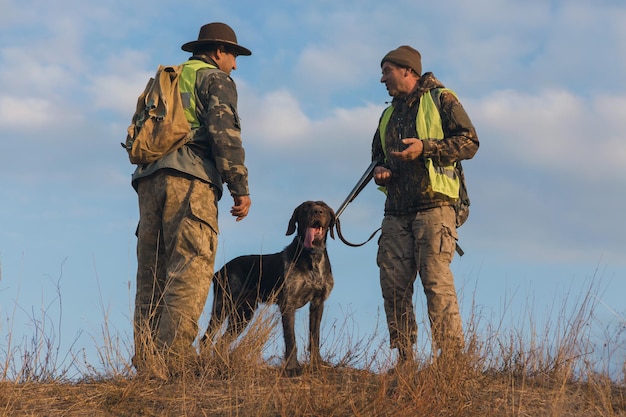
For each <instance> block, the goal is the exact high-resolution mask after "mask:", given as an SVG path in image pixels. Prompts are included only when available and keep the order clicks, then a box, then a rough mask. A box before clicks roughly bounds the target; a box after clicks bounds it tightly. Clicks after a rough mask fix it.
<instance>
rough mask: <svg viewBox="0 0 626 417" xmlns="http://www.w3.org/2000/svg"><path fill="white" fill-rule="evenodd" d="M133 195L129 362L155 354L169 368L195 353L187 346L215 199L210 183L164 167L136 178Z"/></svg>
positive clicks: (205, 276)
mask: <svg viewBox="0 0 626 417" xmlns="http://www.w3.org/2000/svg"><path fill="white" fill-rule="evenodd" d="M137 193H138V199H139V226H138V228H137V293H136V297H135V314H134V329H133V330H134V343H135V357H134V358H133V363H134V364H135V366H137V365H138V364H139V365H141V364H142V363H146V361H148V360H152V359H153V358H154V356H155V355H154V353H157V352H159V353H161V355H157V356H160V357H162V358H166V359H165V362H166V363H165V364H166V365H168V367H171V366H170V363H168V360H171V361H172V362H173V361H176V360H181V361H182V360H190V359H191V358H193V359H195V358H196V356H197V354H196V351H195V349H194V348H193V346H192V345H193V342H194V340H195V338H196V336H197V334H198V320H199V318H200V315H201V314H202V310H203V308H204V305H205V302H206V299H207V296H208V292H209V287H210V284H211V279H212V276H213V268H214V262H215V252H216V250H217V232H218V227H217V197H216V194H215V190H214V188H213V187H212V186H210V185H209V184H207V183H205V182H203V181H200V180H198V179H191V178H187V177H185V176H182V175H177V174H176V173H175V172H174V171H168V170H160V171H157V172H156V173H155V174H154V175H151V176H149V177H147V178H144V179H141V180H140V181H139V183H138V188H137ZM138 369H139V368H138Z"/></svg>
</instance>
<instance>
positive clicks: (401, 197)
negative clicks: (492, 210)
mask: <svg viewBox="0 0 626 417" xmlns="http://www.w3.org/2000/svg"><path fill="white" fill-rule="evenodd" d="M443 87H444V85H443V84H442V83H441V82H440V81H439V80H438V79H437V78H435V76H434V75H433V74H432V73H431V72H427V73H425V74H424V75H423V76H422V77H421V78H420V79H419V81H418V88H417V89H416V91H415V92H413V93H411V94H410V95H408V96H407V97H405V98H394V99H393V106H394V111H393V114H392V116H391V119H390V120H389V124H388V125H387V129H386V138H385V146H386V148H387V152H391V151H402V150H404V149H405V148H406V147H407V145H405V144H403V143H402V141H401V139H404V138H415V137H417V128H416V125H415V120H416V117H417V110H418V107H419V103H420V97H421V96H422V94H424V93H427V92H429V91H430V90H432V89H433V88H443ZM440 100H441V106H440V115H441V124H442V128H443V132H444V138H443V139H441V140H437V139H432V138H419V139H421V140H422V142H423V144H424V151H423V154H422V155H420V156H419V157H418V158H417V159H416V160H414V161H408V162H407V161H401V160H399V159H397V158H394V157H393V156H390V157H389V158H388V160H387V162H386V163H383V162H381V163H380V165H383V166H385V167H386V168H389V169H390V170H391V172H392V178H391V181H390V182H389V183H388V184H387V200H386V201H385V214H390V215H396V216H402V215H408V214H414V213H416V212H418V211H421V210H428V209H430V208H434V207H439V206H445V205H452V204H454V200H453V199H451V198H450V197H447V196H445V195H443V194H439V193H435V192H433V191H432V190H431V189H430V184H429V178H428V171H427V169H426V165H425V161H424V158H432V160H433V162H434V163H435V164H437V165H450V164H451V163H453V162H456V161H461V160H464V159H471V158H472V157H473V156H474V154H475V153H476V151H477V150H478V145H479V142H478V136H477V135H476V130H475V129H474V126H473V125H472V122H471V121H470V119H469V117H468V115H467V113H466V112H465V110H464V109H463V106H462V105H461V103H460V102H459V101H458V100H457V98H456V97H455V96H454V94H450V93H446V92H443V93H442V94H441V98H440ZM379 124H380V123H379ZM384 159H385V155H384V153H383V148H382V143H381V140H380V131H379V129H377V130H376V133H375V134H374V139H373V141H372V160H378V161H384Z"/></svg>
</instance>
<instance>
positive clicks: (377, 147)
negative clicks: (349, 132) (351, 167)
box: [372, 120, 386, 166]
mask: <svg viewBox="0 0 626 417" xmlns="http://www.w3.org/2000/svg"><path fill="white" fill-rule="evenodd" d="M378 125H379V126H380V120H379V121H378ZM372 161H379V163H378V165H382V166H386V165H385V152H384V151H383V143H382V141H381V140H380V129H379V128H376V132H375V133H374V139H372Z"/></svg>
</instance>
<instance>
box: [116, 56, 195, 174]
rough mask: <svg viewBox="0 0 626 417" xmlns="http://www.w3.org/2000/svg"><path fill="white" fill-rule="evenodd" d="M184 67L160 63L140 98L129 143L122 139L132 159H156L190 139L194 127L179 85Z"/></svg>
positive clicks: (146, 162)
mask: <svg viewBox="0 0 626 417" xmlns="http://www.w3.org/2000/svg"><path fill="white" fill-rule="evenodd" d="M182 70H183V65H169V66H163V65H159V68H158V69H157V72H156V75H155V76H154V78H150V81H148V84H147V85H146V88H145V89H144V91H143V93H141V95H140V96H139V98H138V99H137V108H136V110H135V114H134V115H133V118H132V121H131V125H130V126H129V127H128V135H127V136H126V143H122V147H123V148H125V149H126V151H128V157H129V159H130V162H131V163H133V164H137V165H143V164H148V163H150V162H153V161H156V160H157V159H159V158H160V157H162V156H163V155H165V154H167V153H170V152H172V151H175V150H176V149H178V148H180V147H181V146H183V145H184V144H185V143H187V141H188V140H189V138H190V136H191V135H190V133H191V127H190V125H189V122H188V121H187V118H186V117H185V112H184V109H183V103H182V98H181V95H180V90H179V88H178V82H179V79H180V73H181V71H182Z"/></svg>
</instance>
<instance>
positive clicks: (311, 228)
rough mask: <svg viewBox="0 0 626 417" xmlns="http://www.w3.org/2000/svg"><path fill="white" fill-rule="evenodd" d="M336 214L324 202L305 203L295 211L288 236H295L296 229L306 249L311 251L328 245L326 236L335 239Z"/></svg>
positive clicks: (288, 229)
mask: <svg viewBox="0 0 626 417" xmlns="http://www.w3.org/2000/svg"><path fill="white" fill-rule="evenodd" d="M334 226H335V212H334V211H333V209H331V208H330V207H329V206H328V204H326V203H324V202H323V201H305V202H304V203H302V204H300V205H299V206H298V207H296V209H295V210H294V211H293V214H292V215H291V220H289V226H288V227H287V235H291V234H293V233H294V232H295V231H296V229H297V230H298V236H299V237H300V238H301V239H302V242H303V245H304V247H305V248H308V249H311V248H314V247H316V246H317V247H319V246H321V245H324V244H325V243H326V236H327V234H328V232H329V231H330V237H332V238H333V239H334V238H335V234H334V232H333V229H334Z"/></svg>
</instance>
